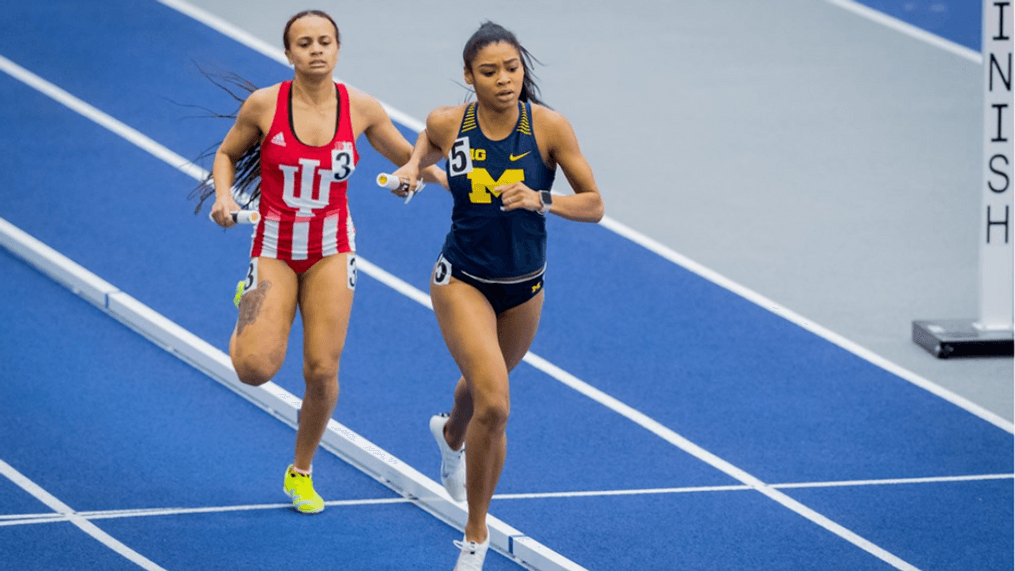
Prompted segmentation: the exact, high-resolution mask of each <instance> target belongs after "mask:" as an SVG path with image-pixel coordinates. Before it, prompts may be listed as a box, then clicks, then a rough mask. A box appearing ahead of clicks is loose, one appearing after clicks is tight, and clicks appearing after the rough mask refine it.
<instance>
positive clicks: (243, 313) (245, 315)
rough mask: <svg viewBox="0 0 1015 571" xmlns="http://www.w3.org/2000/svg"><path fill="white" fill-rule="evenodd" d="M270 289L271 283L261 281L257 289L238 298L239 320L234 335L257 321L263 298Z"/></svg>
mask: <svg viewBox="0 0 1015 571" xmlns="http://www.w3.org/2000/svg"><path fill="white" fill-rule="evenodd" d="M270 289H271V282H269V281H263V282H261V283H259V284H257V289H254V290H250V291H248V292H247V293H245V294H244V295H243V297H241V298H240V318H239V320H237V322H236V334H237V335H239V334H241V333H243V328H244V327H246V326H247V325H248V324H250V323H253V322H255V321H257V316H258V315H260V313H261V306H262V305H264V298H265V296H267V295H268V290H270Z"/></svg>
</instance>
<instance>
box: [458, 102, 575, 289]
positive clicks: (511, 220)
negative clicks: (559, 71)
mask: <svg viewBox="0 0 1015 571" xmlns="http://www.w3.org/2000/svg"><path fill="white" fill-rule="evenodd" d="M519 108H520V109H519V116H518V124H517V125H516V126H515V129H514V130H513V131H512V132H511V134H510V135H508V136H507V137H506V138H504V139H502V140H500V141H491V140H490V139H487V138H486V136H484V135H483V131H482V129H480V128H479V121H478V119H477V117H476V104H475V103H472V104H470V105H469V106H468V108H466V110H465V115H464V116H463V117H462V125H461V127H460V128H459V130H458V137H457V138H456V139H455V142H454V144H453V145H452V147H451V152H450V153H448V157H447V158H448V161H447V166H446V167H445V168H446V171H447V174H448V186H450V187H451V195H452V196H453V197H454V209H453V210H452V212H451V231H450V232H449V233H448V236H447V239H446V240H445V241H444V249H443V252H442V253H443V255H444V258H445V259H446V260H448V261H449V262H450V263H451V265H452V266H453V267H456V268H458V269H460V270H462V271H464V272H466V273H468V274H472V275H473V276H475V277H479V278H487V279H500V278H513V277H519V276H524V275H528V274H531V273H534V272H536V271H538V270H540V269H542V268H543V267H544V266H545V265H546V217H545V216H543V215H542V214H540V213H538V212H533V211H531V210H524V209H519V210H513V211H510V212H504V211H502V210H501V209H500V208H501V206H503V202H502V201H501V196H500V193H499V192H497V191H496V190H494V189H495V188H497V187H498V186H501V185H507V184H511V183H514V182H524V183H525V185H526V186H528V187H529V188H531V189H532V190H536V191H539V190H549V189H550V187H551V186H553V178H554V175H555V174H556V173H555V171H553V170H550V169H549V168H547V166H546V165H545V164H544V163H543V158H542V156H541V155H540V153H539V148H538V147H537V146H536V138H535V136H534V135H533V134H532V106H531V104H529V103H527V102H526V103H522V102H520V103H519Z"/></svg>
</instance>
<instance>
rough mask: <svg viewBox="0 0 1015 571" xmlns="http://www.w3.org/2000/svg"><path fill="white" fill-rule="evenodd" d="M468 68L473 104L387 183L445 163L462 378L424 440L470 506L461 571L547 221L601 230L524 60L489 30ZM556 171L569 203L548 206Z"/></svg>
mask: <svg viewBox="0 0 1015 571" xmlns="http://www.w3.org/2000/svg"><path fill="white" fill-rule="evenodd" d="M463 59H464V63H465V81H466V83H468V84H469V85H471V86H473V87H474V88H475V91H476V102H475V103H471V104H467V105H459V106H456V107H441V108H438V109H436V110H434V111H433V112H431V113H430V115H429V116H428V117H427V122H426V130H425V131H423V133H421V134H420V136H419V139H418V140H417V141H416V145H415V147H414V149H413V153H412V158H411V159H410V160H409V162H408V163H406V164H405V165H404V166H402V168H400V169H398V170H397V171H395V173H393V174H394V176H397V177H398V178H399V179H400V180H402V181H403V182H405V183H406V184H408V185H409V186H410V190H414V189H415V186H416V182H415V181H416V180H417V179H418V178H419V172H420V170H421V169H423V168H425V167H427V166H429V165H432V164H435V163H436V162H437V161H439V160H440V159H441V158H445V157H446V158H447V174H448V184H449V187H450V189H451V193H452V195H453V196H454V210H453V212H452V226H451V231H450V233H449V234H448V237H447V240H446V241H445V244H444V248H443V250H442V252H441V255H440V257H439V258H438V260H437V263H436V265H435V266H434V272H433V276H432V279H431V284H430V297H431V299H432V301H433V306H434V313H435V314H436V315H437V321H438V323H439V324H440V328H441V333H442V334H443V335H444V340H445V342H446V343H447V346H448V349H449V350H450V351H451V355H452V356H453V357H454V359H455V362H456V363H457V364H458V368H459V370H460V371H461V372H462V377H461V378H460V379H459V380H458V384H457V386H456V388H455V394H454V406H453V408H452V409H451V413H450V415H438V416H434V417H433V418H431V420H430V430H431V432H432V433H433V435H434V438H435V439H436V440H437V444H438V447H439V448H440V450H441V456H442V462H441V482H442V483H443V484H444V487H445V489H447V491H448V493H449V494H450V495H451V497H452V498H454V499H456V500H459V501H460V500H462V499H466V497H467V501H468V506H469V519H468V522H467V523H466V526H465V540H464V541H462V542H460V543H459V542H456V545H458V546H459V547H460V548H461V552H460V553H459V558H458V564H457V567H456V569H457V570H458V571H471V570H478V569H481V568H482V566H483V560H484V558H485V555H486V550H487V548H488V547H489V541H490V540H489V534H488V531H487V528H486V515H487V511H488V510H489V507H490V499H491V497H492V496H493V492H494V489H495V488H496V486H497V480H498V479H499V478H500V472H501V469H502V468H503V465H504V457H505V451H506V445H507V440H506V438H505V427H506V426H507V419H508V414H509V412H510V399H509V387H508V372H509V371H511V369H513V368H514V367H515V365H517V364H518V362H519V361H521V359H522V357H523V356H524V355H525V353H526V352H527V351H528V349H529V346H530V345H531V343H532V339H533V337H534V336H535V334H536V328H537V326H538V324H539V316H540V312H541V310H542V305H543V272H544V271H545V268H546V219H545V216H546V215H548V214H551V213H552V214H555V215H558V216H561V217H563V218H566V219H569V220H575V221H580V222H598V221H599V220H600V219H602V217H603V202H602V199H601V197H600V196H599V191H598V189H597V188H596V183H595V179H594V177H593V176H592V169H591V168H590V167H589V164H588V162H587V161H586V160H585V157H584V156H583V155H582V153H581V150H580V149H579V148H578V140H577V138H576V137H575V135H574V131H573V130H572V128H571V125H570V124H569V123H568V121H567V119H565V118H564V117H563V116H562V115H560V114H559V113H557V112H555V111H553V110H551V109H549V108H548V107H545V106H543V105H541V104H540V101H539V99H538V94H537V91H538V90H537V88H536V85H535V84H534V83H533V81H532V77H531V75H530V73H529V69H530V68H531V56H529V54H528V52H527V51H526V50H525V49H524V48H523V47H522V46H521V45H520V44H519V43H518V40H517V39H516V38H515V36H514V34H512V33H511V32H509V31H507V30H505V29H504V28H502V27H500V26H498V25H496V24H493V23H490V22H487V23H485V24H483V25H482V26H481V27H480V28H479V30H478V31H477V32H476V33H475V34H473V36H472V38H470V39H469V41H468V42H467V43H466V46H465V51H464V53H463ZM557 166H560V168H561V170H563V172H564V175H565V176H566V177H567V180H568V182H569V183H570V184H571V188H572V189H573V190H574V194H571V195H567V196H551V195H550V192H549V190H550V187H551V185H552V184H553V179H554V173H555V172H556V169H557ZM463 446H464V451H463ZM463 452H464V453H463Z"/></svg>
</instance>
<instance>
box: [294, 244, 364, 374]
mask: <svg viewBox="0 0 1015 571" xmlns="http://www.w3.org/2000/svg"><path fill="white" fill-rule="evenodd" d="M355 293H356V266H355V254H336V255H333V256H328V257H326V258H323V259H321V260H320V261H318V262H317V263H316V264H314V265H313V267H311V268H310V269H309V270H307V271H306V273H304V274H303V275H302V276H300V314H301V315H302V317H303V358H304V363H305V366H307V367H310V368H312V369H314V370H317V372H318V373H321V374H328V375H333V374H337V372H338V361H339V358H340V357H341V355H342V349H343V348H344V347H345V337H346V333H347V332H348V329H349V316H350V313H351V312H352V300H353V294H355Z"/></svg>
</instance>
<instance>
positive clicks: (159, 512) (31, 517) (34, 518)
mask: <svg viewBox="0 0 1015 571" xmlns="http://www.w3.org/2000/svg"><path fill="white" fill-rule="evenodd" d="M1013 479H1015V474H978V475H969V476H930V477H925V478H891V479H876V480H842V481H829V482H789V483H784V484H770V486H771V487H772V488H776V489H780V490H786V489H815V488H841V487H860V486H895V485H901V484H942V483H944V484H948V483H962V482H985V481H996V480H1013ZM751 490H753V488H751V487H750V486H747V485H742V484H741V485H734V486H685V487H679V488H635V489H629V490H582V491H574V492H533V493H515V494H494V496H493V499H494V500H543V499H553V498H560V499H568V498H602V497H614V496H646V495H669V494H702V493H716V492H746V491H751ZM412 501H413V500H410V499H408V498H378V499H363V500H333V501H327V502H324V504H325V505H326V506H329V507H349V506H375V505H389V504H406V503H412ZM283 509H284V510H288V509H292V504H251V505H244V506H209V507H201V508H149V509H130V510H96V511H82V512H75V513H74V515H76V516H78V517H81V518H84V519H88V520H95V519H117V518H128V517H150V516H173V515H190V514H206V513H227V512H238V511H253V510H283ZM68 519H69V516H67V515H65V514H61V513H38V514H11V515H0V527H4V526H14V525H31V524H37V523H53V522H62V521H67V520H68Z"/></svg>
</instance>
